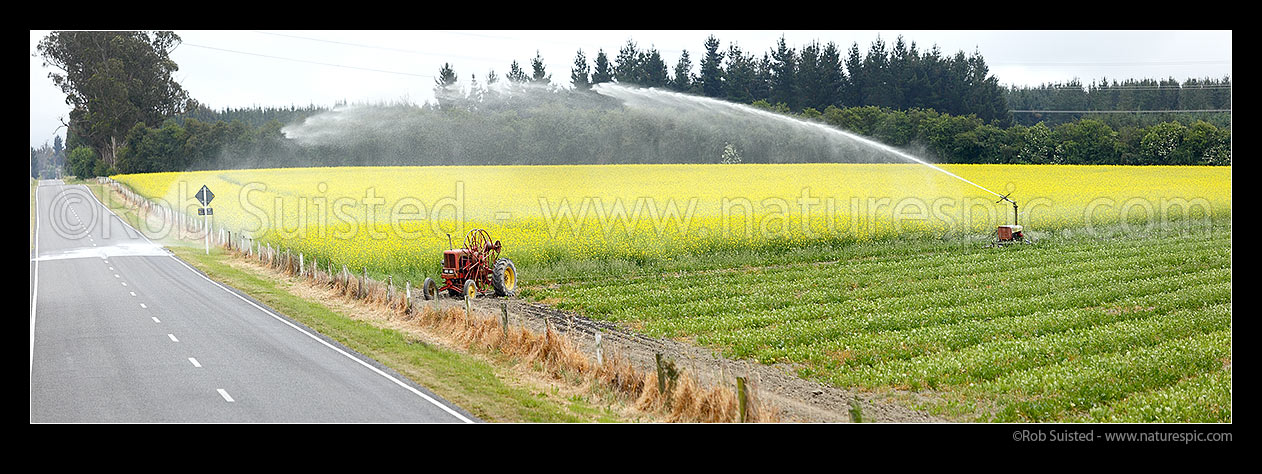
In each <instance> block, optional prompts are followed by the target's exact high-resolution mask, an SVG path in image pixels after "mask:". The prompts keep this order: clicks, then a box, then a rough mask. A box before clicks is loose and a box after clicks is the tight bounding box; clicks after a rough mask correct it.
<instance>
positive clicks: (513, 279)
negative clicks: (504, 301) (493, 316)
mask: <svg viewBox="0 0 1262 474" xmlns="http://www.w3.org/2000/svg"><path fill="white" fill-rule="evenodd" d="M491 286H493V287H495V296H512V295H513V294H514V293H516V292H517V267H516V266H513V261H512V260H509V259H507V258H501V259H499V260H498V261H496V262H495V270H494V271H493V272H491Z"/></svg>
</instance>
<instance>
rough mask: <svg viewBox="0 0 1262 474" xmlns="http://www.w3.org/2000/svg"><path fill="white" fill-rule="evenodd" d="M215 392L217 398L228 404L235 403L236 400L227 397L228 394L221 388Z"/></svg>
mask: <svg viewBox="0 0 1262 474" xmlns="http://www.w3.org/2000/svg"><path fill="white" fill-rule="evenodd" d="M215 391H217V392H219V396H221V397H223V399H224V400H227V401H228V403H232V402H235V401H236V400H233V399H232V397H231V396H229V395H228V392H225V391H224V389H222V388H217V389H215Z"/></svg>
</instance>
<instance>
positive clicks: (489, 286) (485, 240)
mask: <svg viewBox="0 0 1262 474" xmlns="http://www.w3.org/2000/svg"><path fill="white" fill-rule="evenodd" d="M447 244H448V246H449V247H450V246H451V234H447ZM500 248H501V245H500V241H498V240H495V241H492V240H491V236H490V235H489V234H487V233H486V231H485V230H482V229H473V230H471V231H469V235H467V236H465V239H464V248H459V249H457V248H452V249H450V250H447V251H444V252H443V274H442V276H443V281H444V284H443V286H441V287H439V286H438V285H437V284H436V283H434V279H433V278H426V279H425V285H424V286H422V287H421V294H422V295H423V296H424V297H425V299H427V300H430V299H435V298H438V293H439V292H441V291H443V290H446V291H447V293H448V294H450V295H451V296H452V297H460V296H467V297H473V296H478V295H484V294H487V293H491V292H492V291H494V293H495V296H510V295H512V294H513V293H514V292H516V291H517V268H516V267H514V266H513V261H512V260H509V259H507V258H500Z"/></svg>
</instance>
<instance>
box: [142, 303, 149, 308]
mask: <svg viewBox="0 0 1262 474" xmlns="http://www.w3.org/2000/svg"><path fill="white" fill-rule="evenodd" d="M140 307H141V308H144V309H149V307H148V306H145V304H144V303H140Z"/></svg>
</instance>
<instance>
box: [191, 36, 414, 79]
mask: <svg viewBox="0 0 1262 474" xmlns="http://www.w3.org/2000/svg"><path fill="white" fill-rule="evenodd" d="M183 44H184V45H188V46H193V47H196V48H204V49H211V50H215V51H223V52H226V53H235V54H244V55H247V56H257V57H261V58H268V59H279V60H282V61H293V62H299V63H307V64H315V65H319V66H329V67H340V68H344V69H356V70H360V71H370V72H381V73H386V74H397V75H401V76H413V77H427V78H430V79H434V78H435V76H433V75H429V74H416V73H411V72H399V71H387V70H385V69H373V68H366V67H358V66H347V65H344V64H333V63H322V62H319V61H308V60H305V59H294V58H286V57H282V56H272V55H269V54H259V53H250V52H246V51H236V50H232V49H224V48H216V47H213V46H204V45H200V44H193V43H187V42H186V43H183Z"/></svg>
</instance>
